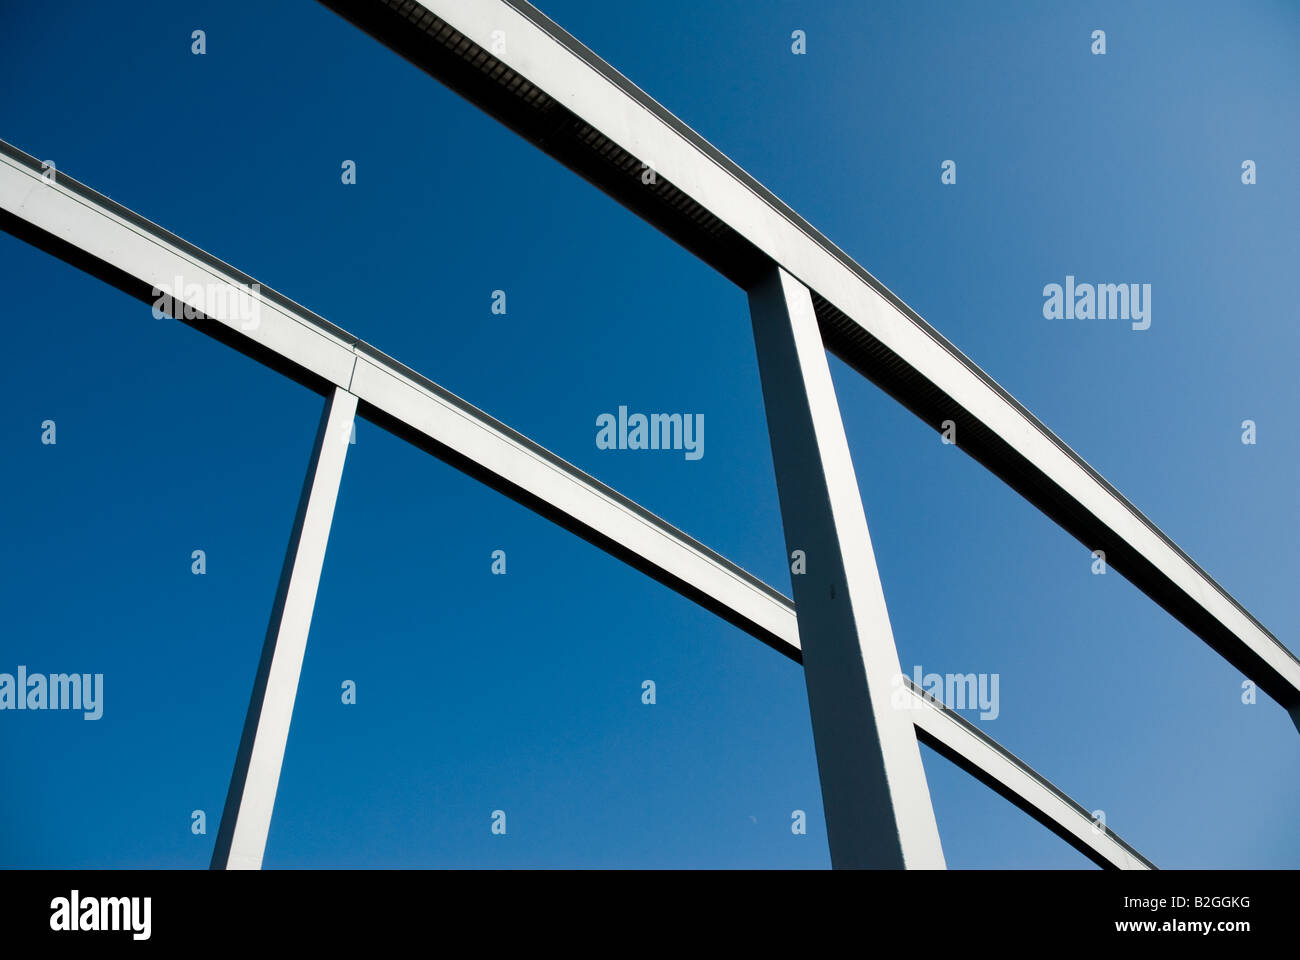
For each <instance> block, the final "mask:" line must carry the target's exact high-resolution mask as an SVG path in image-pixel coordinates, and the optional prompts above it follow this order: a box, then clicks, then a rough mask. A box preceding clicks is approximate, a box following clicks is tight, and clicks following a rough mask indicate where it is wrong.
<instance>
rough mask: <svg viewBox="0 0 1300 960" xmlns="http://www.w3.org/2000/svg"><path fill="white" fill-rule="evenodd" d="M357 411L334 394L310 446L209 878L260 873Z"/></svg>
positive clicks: (344, 396)
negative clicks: (219, 872) (228, 873)
mask: <svg viewBox="0 0 1300 960" xmlns="http://www.w3.org/2000/svg"><path fill="white" fill-rule="evenodd" d="M356 410H357V398H356V397H355V396H353V395H352V394H351V393H348V392H347V391H346V390H343V389H341V388H337V387H336V388H335V389H334V392H333V394H332V395H331V396H330V397H329V399H328V400H326V402H325V410H324V413H323V414H322V415H321V421H320V427H319V429H318V430H317V431H316V445H315V448H314V449H313V450H312V455H311V462H310V464H309V465H308V468H307V479H306V481H305V482H304V484H303V488H302V496H301V498H299V501H298V515H297V517H296V518H295V519H294V525H293V533H292V535H291V536H290V539H289V549H288V551H287V552H286V553H285V558H284V568H283V569H282V571H281V573H280V586H279V589H278V590H277V591H276V596H275V605H274V607H273V608H272V610H271V623H270V626H269V627H268V628H267V631H266V642H265V643H264V644H263V645H262V660H261V663H260V664H259V665H258V668H257V679H256V681H255V682H254V684H253V696H252V699H251V700H250V702H249V704H248V716H247V717H246V719H245V720H244V734H243V737H242V739H241V740H240V744H239V753H238V755H237V756H236V758H235V771H234V774H233V775H232V776H231V778H230V791H229V793H227V795H226V807H225V811H224V812H223V813H222V815H221V829H220V830H219V831H218V832H217V842H216V847H215V849H214V850H213V853H212V869H214V870H260V869H261V868H262V855H263V854H264V853H265V851H266V836H267V833H268V832H269V831H270V829H271V812H272V810H273V809H274V807H275V793H276V789H277V788H278V787H279V785H280V767H281V764H282V763H283V761H284V748H285V744H286V743H287V742H288V739H289V723H290V721H291V720H292V719H293V703H294V700H295V698H296V697H297V695H298V676H299V674H300V673H301V672H302V660H303V656H304V654H305V653H306V652H307V634H308V631H309V630H310V629H311V617H312V611H313V609H314V608H315V605H316V590H317V587H319V585H320V574H321V567H322V565H323V564H324V562H325V547H326V544H327V543H328V542H329V535H330V526H331V524H332V523H333V521H334V504H335V501H336V500H337V499H338V492H339V481H340V480H341V479H342V477H343V461H344V459H345V458H346V457H347V452H348V443H349V440H350V439H351V435H352V422H353V418H354V417H355V415H356Z"/></svg>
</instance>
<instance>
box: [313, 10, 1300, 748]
mask: <svg viewBox="0 0 1300 960" xmlns="http://www.w3.org/2000/svg"><path fill="white" fill-rule="evenodd" d="M322 3H324V5H325V6H328V7H330V8H331V9H334V10H335V11H337V12H338V13H340V14H341V15H342V16H344V17H346V18H348V19H349V20H351V21H352V22H353V23H355V24H357V25H358V26H360V27H361V28H362V29H364V30H366V31H368V32H370V33H371V34H372V35H374V36H375V37H377V38H378V39H379V40H381V41H382V42H383V43H385V44H387V45H388V46H389V47H391V48H392V49H394V50H395V51H397V52H399V53H400V54H401V55H402V56H404V57H406V58H407V59H408V60H410V61H411V62H413V63H415V64H416V65H417V66H419V67H420V68H422V69H423V70H425V71H426V72H427V73H429V74H430V75H431V76H434V77H436V78H438V79H439V80H442V81H443V82H445V83H447V84H448V85H449V86H450V87H451V88H452V89H454V90H456V91H457V92H459V93H461V94H462V95H464V96H465V97H467V98H469V99H470V100H471V101H472V102H474V103H476V104H478V105H479V106H480V107H482V108H483V109H484V110H486V111H488V112H489V113H490V114H491V115H493V116H495V117H496V118H497V119H499V120H500V121H501V122H502V123H504V124H506V125H507V126H509V127H510V128H511V129H514V130H515V131H517V132H518V133H520V135H522V136H524V137H526V138H527V139H529V140H530V141H531V142H533V143H534V144H536V145H537V146H539V147H540V148H541V149H543V150H545V151H547V152H548V153H550V154H551V155H553V156H555V157H556V158H557V159H558V160H560V161H561V162H563V163H565V164H566V165H568V166H569V167H570V168H572V169H573V170H575V171H576V172H578V173H579V174H580V175H582V176H584V177H585V178H587V179H588V180H590V181H591V182H592V183H594V184H596V185H597V186H599V187H600V188H601V189H603V190H605V191H606V192H607V193H609V194H610V195H611V196H613V197H614V198H615V199H616V200H618V201H619V202H620V203H622V204H624V205H625V206H627V207H628V208H629V209H630V210H632V211H633V212H635V213H637V214H638V215H640V216H642V217H644V218H645V219H646V220H647V221H649V222H650V223H652V224H654V225H655V226H657V227H659V228H660V229H662V230H664V231H665V232H666V233H667V234H668V235H669V236H671V237H673V238H674V239H676V240H677V241H678V242H680V243H682V244H683V245H684V246H685V247H686V248H687V249H689V250H691V251H692V252H693V253H695V254H696V255H698V256H699V257H701V258H702V259H703V260H705V261H706V262H708V263H710V264H712V265H713V266H715V267H717V269H719V270H721V271H722V272H724V273H725V274H727V275H728V276H730V277H731V278H732V279H733V280H735V281H736V282H737V283H739V284H740V285H741V286H743V287H746V288H748V287H749V286H750V284H751V283H752V282H754V281H755V280H756V279H758V278H760V277H762V276H764V275H766V273H767V271H768V270H769V268H770V266H771V265H772V264H776V265H779V266H780V267H781V268H782V269H784V270H785V271H786V272H787V273H789V274H790V275H791V276H793V277H795V278H797V279H798V280H799V281H800V282H801V283H803V284H804V285H805V286H806V287H808V288H809V289H810V291H812V294H813V299H814V303H815V305H816V307H817V311H818V318H819V323H820V324H821V326H822V331H823V337H824V339H825V342H826V345H827V347H828V348H829V349H830V350H832V351H833V352H835V353H836V354H838V355H839V356H840V357H841V358H843V359H844V360H845V361H846V362H848V363H849V364H850V365H852V366H854V367H856V368H857V369H859V370H860V371H862V372H863V373H865V374H866V375H868V376H869V377H871V378H872V379H873V380H875V381H876V382H878V383H880V384H881V385H882V386H883V387H885V388H886V389H887V390H889V391H890V393H891V394H892V395H893V396H894V397H895V398H896V399H898V400H899V401H900V402H902V403H904V404H905V405H906V406H908V408H909V409H912V410H913V411H914V412H916V413H917V414H918V415H919V416H922V417H923V418H924V419H926V421H927V422H929V423H930V424H931V425H932V426H935V427H936V428H937V427H938V426H939V424H940V422H941V421H942V420H943V419H945V418H951V419H953V420H954V421H955V422H956V423H957V424H958V434H957V436H958V445H959V446H961V447H962V449H964V450H966V451H967V452H968V453H970V454H971V455H972V456H973V457H975V458H976V459H978V460H979V461H980V462H981V463H983V464H985V465H986V466H987V467H988V468H989V469H990V470H992V471H993V472H994V473H995V474H996V475H997V476H999V477H1000V478H1001V479H1002V480H1004V481H1005V482H1006V483H1007V484H1009V485H1010V486H1011V487H1012V488H1013V489H1015V490H1017V491H1018V492H1020V493H1021V494H1022V495H1023V496H1025V498H1026V499H1027V500H1029V501H1030V502H1031V503H1032V504H1033V505H1034V506H1036V507H1038V508H1039V509H1040V510H1042V511H1043V512H1044V513H1045V514H1046V515H1047V516H1049V517H1051V518H1052V519H1053V520H1054V521H1056V522H1057V523H1058V524H1060V525H1061V526H1062V527H1063V528H1065V529H1066V530H1067V531H1069V532H1070V533H1071V534H1073V535H1074V536H1076V537H1078V538H1079V539H1080V540H1081V541H1082V542H1083V543H1084V544H1085V545H1086V546H1087V547H1088V548H1089V549H1102V550H1105V552H1106V554H1107V564H1108V565H1109V566H1110V567H1111V568H1112V569H1114V570H1117V571H1118V572H1120V573H1122V574H1123V575H1124V576H1126V577H1128V578H1129V579H1130V580H1131V581H1132V582H1133V583H1134V584H1135V585H1136V586H1137V587H1138V588H1139V589H1141V590H1143V591H1144V592H1145V593H1147V595H1148V596H1150V597H1151V598H1152V599H1154V600H1155V601H1156V602H1157V603H1159V604H1161V605H1162V606H1163V607H1165V609H1167V610H1168V611H1169V612H1170V613H1171V614H1173V615H1174V616H1175V617H1177V618H1178V619H1179V620H1180V621H1181V622H1182V623H1184V624H1185V625H1186V626H1187V627H1188V628H1189V629H1190V630H1192V631H1193V632H1194V633H1195V634H1196V635H1197V636H1199V637H1200V638H1201V639H1202V640H1204V641H1205V642H1206V643H1207V644H1209V645H1210V646H1211V647H1212V648H1213V649H1215V650H1216V651H1218V652H1219V653H1220V654H1221V655H1222V656H1224V657H1225V658H1226V659H1227V660H1228V661H1229V662H1231V663H1232V664H1233V665H1234V666H1236V667H1237V668H1238V669H1239V670H1241V671H1242V672H1243V673H1244V674H1245V675H1246V676H1248V677H1250V678H1251V679H1252V680H1254V681H1255V682H1256V683H1257V684H1258V685H1259V686H1260V687H1261V688H1262V689H1264V690H1265V691H1267V692H1268V693H1269V694H1270V695H1271V696H1273V697H1274V698H1275V699H1276V700H1278V701H1279V702H1280V703H1281V704H1282V705H1283V706H1284V707H1286V708H1287V709H1289V710H1290V711H1291V712H1292V716H1293V718H1294V719H1295V720H1296V723H1297V726H1300V660H1297V659H1296V657H1295V656H1294V655H1293V654H1292V653H1291V652H1290V651H1289V650H1288V649H1287V648H1286V647H1285V646H1284V645H1283V644H1282V643H1281V642H1280V641H1279V640H1278V639H1277V638H1276V637H1274V636H1273V635H1272V634H1271V633H1270V632H1269V631H1268V630H1266V629H1265V628H1264V627H1263V625H1262V624H1260V623H1259V622H1258V621H1257V620H1256V619H1255V618H1254V617H1252V616H1251V615H1250V614H1249V613H1248V612H1247V611H1246V609H1245V608H1244V607H1242V606H1241V604H1239V603H1238V602H1237V601H1236V600H1235V599H1233V598H1232V597H1231V596H1230V595H1229V594H1228V593H1227V591H1225V590H1224V589H1223V588H1222V587H1221V586H1219V584H1218V583H1216V582H1215V581H1214V580H1213V579H1212V578H1211V577H1210V576H1209V575H1208V574H1207V573H1206V572H1205V571H1204V570H1202V569H1201V568H1200V567H1199V566H1198V565H1197V564H1196V563H1195V562H1193V561H1192V559H1191V558H1190V557H1188V556H1187V555H1186V554H1185V553H1183V552H1182V551H1181V550H1180V549H1179V548H1178V547H1177V546H1176V545H1175V544H1174V543H1173V541H1172V540H1170V539H1169V538H1168V537H1167V536H1166V535H1165V534H1164V533H1163V532H1162V531H1161V530H1160V529H1159V528H1157V527H1156V526H1155V524H1153V523H1152V522H1151V521H1150V520H1149V519H1147V517H1145V516H1144V515H1143V514H1142V513H1141V512H1140V511H1139V510H1138V509H1137V508H1136V507H1135V506H1133V505H1132V504H1131V503H1129V502H1128V500H1126V499H1125V498H1124V497H1123V496H1122V495H1121V494H1120V493H1119V491H1118V490H1116V489H1115V488H1114V487H1113V486H1111V485H1110V484H1109V483H1108V482H1107V481H1106V480H1105V479H1104V478H1103V477H1102V476H1101V475H1100V474H1098V473H1097V472H1096V471H1095V470H1093V469H1092V468H1091V467H1090V466H1089V465H1088V464H1087V463H1086V462H1084V460H1083V459H1082V458H1081V457H1079V456H1078V455H1077V454H1076V453H1075V452H1074V451H1073V450H1071V449H1070V448H1069V447H1068V446H1066V445H1065V443H1064V442H1062V441H1061V440H1060V438H1058V437H1057V436H1056V435H1055V434H1054V433H1052V431H1050V430H1049V429H1048V428H1047V427H1046V426H1044V425H1043V424H1042V423H1041V422H1040V421H1039V420H1038V419H1037V418H1035V417H1034V416H1033V414H1031V413H1030V412H1029V411H1028V410H1027V409H1025V408H1024V407H1023V406H1022V405H1021V404H1019V403H1018V402H1017V401H1016V400H1015V398H1013V397H1012V396H1011V395H1010V394H1009V393H1007V392H1006V390H1004V389H1003V388H1002V387H1000V386H999V385H998V384H997V383H996V382H995V381H994V380H993V379H992V378H991V377H989V376H988V374H986V373H985V372H984V371H983V370H981V369H980V368H979V367H978V366H976V365H975V363H974V362H973V361H971V360H970V359H969V358H968V357H967V356H966V355H965V354H963V353H962V352H961V351H960V350H958V349H957V348H956V347H954V346H953V345H952V344H951V343H949V342H948V341H947V340H946V339H944V337H943V336H942V335H941V334H939V332H938V331H936V330H935V329H934V328H933V327H931V326H930V325H929V324H927V323H926V322H925V321H924V320H923V319H922V318H921V317H920V316H919V315H918V314H917V313H916V312H915V311H914V310H912V309H911V308H910V307H908V306H907V305H906V304H905V303H903V301H902V300H901V299H899V298H898V297H897V296H896V295H895V294H893V293H892V292H891V291H890V290H888V289H887V288H886V287H885V286H884V284H882V283H880V281H878V280H877V279H876V278H875V277H873V276H871V274H869V273H868V272H867V271H866V270H865V269H863V268H862V267H861V266H860V265H859V264H857V263H856V262H855V261H854V260H853V259H852V258H850V257H849V256H848V255H847V254H845V253H844V252H843V251H842V250H840V249H839V248H838V247H836V246H835V245H834V244H833V243H831V242H830V240H828V239H827V238H826V237H825V236H823V235H822V234H821V233H819V232H818V231H817V230H816V229H814V228H813V227H812V226H811V225H810V224H809V223H808V222H807V221H805V220H804V219H803V218H802V217H800V216H799V215H798V214H797V213H795V211H793V210H791V209H790V208H789V207H788V206H786V205H785V204H784V203H782V202H781V201H780V200H779V199H778V198H777V197H775V196H774V195H773V194H772V193H771V192H770V191H768V190H767V189H766V188H764V187H763V186H762V185H761V184H760V183H758V181H756V180H755V179H754V178H753V177H752V176H750V175H749V174H748V173H746V172H745V171H744V170H742V169H741V168H740V167H739V166H738V165H736V164H735V163H734V162H733V161H731V160H730V159H728V158H727V157H726V156H724V155H723V154H722V153H721V152H720V151H718V150H717V149H716V148H715V147H713V146H712V145H711V144H709V143H708V142H707V141H706V140H704V138H702V137H701V136H700V135H699V134H698V133H696V132H695V131H693V130H691V129H690V128H689V127H688V126H687V125H686V124H684V123H683V122H682V121H681V120H679V119H678V118H677V117H675V116H673V115H672V113H670V112H669V111H668V110H666V109H665V108H664V107H663V106H661V105H660V104H658V103H657V102H655V101H654V100H653V99H652V98H651V97H649V96H647V95H646V94H645V93H644V92H643V91H642V90H640V89H639V88H637V87H636V86H635V85H634V84H633V83H631V82H630V81H629V80H628V79H627V78H626V77H624V76H622V75H621V74H619V73H618V71H616V70H614V69H613V68H612V67H611V66H610V65H609V64H607V63H605V61H603V60H601V58H600V57H598V56H597V55H596V54H595V53H593V52H592V51H591V50H589V49H588V48H587V47H585V46H583V45H582V44H581V43H580V42H578V41H577V40H576V39H574V38H573V37H572V36H571V35H570V34H568V33H567V32H566V31H564V30H563V29H562V28H560V27H559V26H558V25H557V24H555V23H554V22H553V21H551V20H549V19H548V18H547V17H546V16H545V15H544V14H542V13H541V12H540V11H539V10H537V8H536V7H534V6H532V5H531V4H529V3H527V2H525V0H322ZM649 167H652V168H653V169H654V171H655V178H654V185H653V186H647V185H646V184H645V182H644V179H643V177H642V174H643V172H644V171H645V170H646V169H647V168H649Z"/></svg>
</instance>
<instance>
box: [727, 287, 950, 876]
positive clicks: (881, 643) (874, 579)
mask: <svg viewBox="0 0 1300 960" xmlns="http://www.w3.org/2000/svg"><path fill="white" fill-rule="evenodd" d="M749 306H750V315H751V319H752V321H753V325H754V341H755V345H756V347H757V351H758V366H759V374H760V376H761V379H762V383H763V401H764V404H765V406H766V409H767V425H768V433H769V436H770V439H771V443H772V460H773V463H774V465H775V467H776V481H777V492H778V495H779V497H780V502H781V519H782V523H783V525H784V527H785V540H786V547H787V550H788V552H790V553H791V554H793V552H794V551H796V550H800V551H803V558H804V562H805V564H806V572H803V573H794V574H793V575H792V577H791V580H792V581H793V583H794V601H795V612H796V615H797V616H798V621H799V641H800V646H801V647H802V650H803V665H804V678H805V682H806V684H807V688H808V707H809V710H810V712H811V715H812V728H813V740H814V743H815V745H816V750H817V769H818V774H819V776H820V778H821V787H822V804H823V807H824V809H825V812H826V832H827V836H828V839H829V842H830V852H831V865H832V866H834V867H836V868H844V867H849V868H894V869H899V868H913V869H914V868H922V869H924V868H932V869H942V868H943V867H944V866H945V863H944V858H943V848H942V846H941V845H940V843H939V828H938V826H937V824H936V823H935V819H934V810H933V808H932V807H931V805H930V790H929V787H928V786H927V784H926V780H925V770H924V768H923V767H922V765H921V751H920V747H919V746H918V745H917V740H916V732H915V729H914V727H913V723H912V717H911V715H910V712H909V711H907V710H905V709H895V708H894V707H893V706H892V705H891V700H892V697H891V694H893V693H894V691H895V690H896V689H897V687H896V686H895V683H896V681H895V678H896V677H897V676H899V675H900V674H901V671H900V669H899V663H898V651H897V649H896V648H895V647H894V634H893V630H892V629H891V628H890V625H889V613H888V611H887V610H886V608H885V596H884V592H883V591H882V589H881V586H880V576H879V573H878V572H877V570H876V558H875V554H874V552H873V551H872V548H871V537H870V535H869V533H868V532H867V518H866V514H865V513H864V511H863V508H862V498H861V496H860V494H859V492H858V483H857V477H856V476H855V475H854V472H853V462H852V460H851V459H850V458H849V445H848V440H847V438H846V437H845V435H844V424H843V422H842V421H841V419H840V408H839V404H838V403H837V401H836V399H835V388H834V386H833V384H832V383H831V372H830V367H829V366H828V364H827V362H826V351H825V348H824V347H823V345H822V338H821V332H820V330H819V329H818V327H817V317H816V315H815V314H814V312H813V304H812V297H811V295H810V294H809V292H808V288H807V287H805V286H803V284H801V283H799V282H798V281H797V280H795V279H794V278H793V277H791V276H790V275H789V274H788V273H786V272H785V270H783V269H781V268H780V267H773V268H772V269H771V271H770V272H769V273H768V274H767V275H766V276H765V277H764V278H763V279H762V280H760V281H759V282H758V283H756V284H755V285H754V286H753V287H752V288H751V289H750V290H749Z"/></svg>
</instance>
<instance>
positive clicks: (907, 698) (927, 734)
mask: <svg viewBox="0 0 1300 960" xmlns="http://www.w3.org/2000/svg"><path fill="white" fill-rule="evenodd" d="M896 683H897V684H898V687H897V688H896V689H898V690H899V691H900V692H901V693H902V694H903V695H904V696H903V699H902V701H901V703H902V704H903V705H904V707H905V709H906V711H907V712H908V713H909V714H910V716H911V719H912V722H913V723H914V724H915V725H916V732H917V736H918V737H919V739H920V741H921V742H922V743H924V744H926V745H927V746H929V747H932V748H933V749H934V750H935V751H937V752H938V753H940V754H942V755H943V756H945V757H947V758H948V759H949V760H951V761H952V762H953V763H955V764H957V766H959V767H961V768H962V769H963V770H965V771H966V772H967V773H969V774H970V775H971V776H973V777H974V778H975V779H977V780H979V781H980V782H981V783H983V784H985V785H987V786H989V787H991V788H992V789H993V790H995V791H996V792H997V793H999V794H1001V795H1002V796H1004V797H1006V798H1007V799H1008V800H1010V801H1011V802H1012V803H1014V804H1015V805H1016V806H1017V807H1019V808H1020V809H1021V810H1023V811H1024V812H1025V813H1027V814H1029V815H1030V816H1031V817H1033V818H1034V819H1035V820H1037V821H1038V822H1039V823H1041V824H1042V825H1043V826H1045V827H1047V828H1048V829H1049V830H1051V831H1052V832H1053V833H1054V834H1056V835H1057V836H1058V837H1060V838H1061V839H1062V840H1064V841H1065V842H1066V843H1068V844H1070V846H1072V847H1074V848H1075V849H1076V850H1078V851H1079V852H1080V853H1082V854H1083V855H1084V856H1085V857H1087V858H1088V859H1089V860H1091V861H1093V862H1094V863H1096V864H1098V865H1100V866H1103V867H1114V868H1117V869H1120V870H1154V869H1155V867H1154V865H1153V864H1152V863H1151V861H1150V860H1148V859H1147V858H1146V857H1144V856H1142V854H1140V853H1138V852H1137V851H1136V850H1134V849H1133V848H1132V847H1130V846H1129V845H1128V844H1127V843H1125V842H1124V841H1123V840H1122V839H1120V837H1119V836H1118V835H1117V834H1115V833H1114V832H1113V831H1112V830H1110V828H1109V827H1107V826H1106V825H1105V824H1104V823H1098V822H1097V821H1095V820H1094V819H1093V818H1092V815H1091V814H1089V813H1088V811H1087V809H1085V808H1084V807H1083V806H1081V805H1080V804H1078V803H1076V802H1075V801H1073V800H1071V799H1070V798H1069V797H1068V796H1067V795H1066V794H1064V793H1063V792H1061V791H1060V790H1058V789H1057V788H1056V787H1055V786H1054V785H1053V784H1052V783H1051V782H1050V781H1049V780H1047V778H1045V777H1043V776H1042V775H1041V774H1039V773H1038V772H1037V771H1035V770H1034V769H1033V768H1031V767H1030V766H1029V765H1028V764H1026V763H1025V762H1024V761H1022V760H1021V759H1020V758H1019V757H1017V756H1016V755H1015V754H1013V753H1011V752H1010V751H1009V750H1007V749H1006V748H1005V747H1003V746H1002V745H1001V744H999V743H998V742H997V741H996V740H993V739H992V738H990V737H988V736H986V735H985V734H984V733H983V732H981V731H980V729H979V728H978V727H976V726H975V725H974V724H971V723H968V722H967V721H966V720H965V719H963V718H962V716H961V715H960V714H958V713H957V712H956V711H953V710H949V709H948V708H947V707H946V706H944V705H943V704H942V703H939V702H938V701H937V700H935V699H934V698H932V697H929V696H927V695H926V694H924V693H923V692H921V691H920V690H919V689H918V688H917V687H916V685H915V684H914V683H912V681H911V680H910V679H908V678H907V677H906V676H899V677H898V679H897V681H896Z"/></svg>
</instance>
